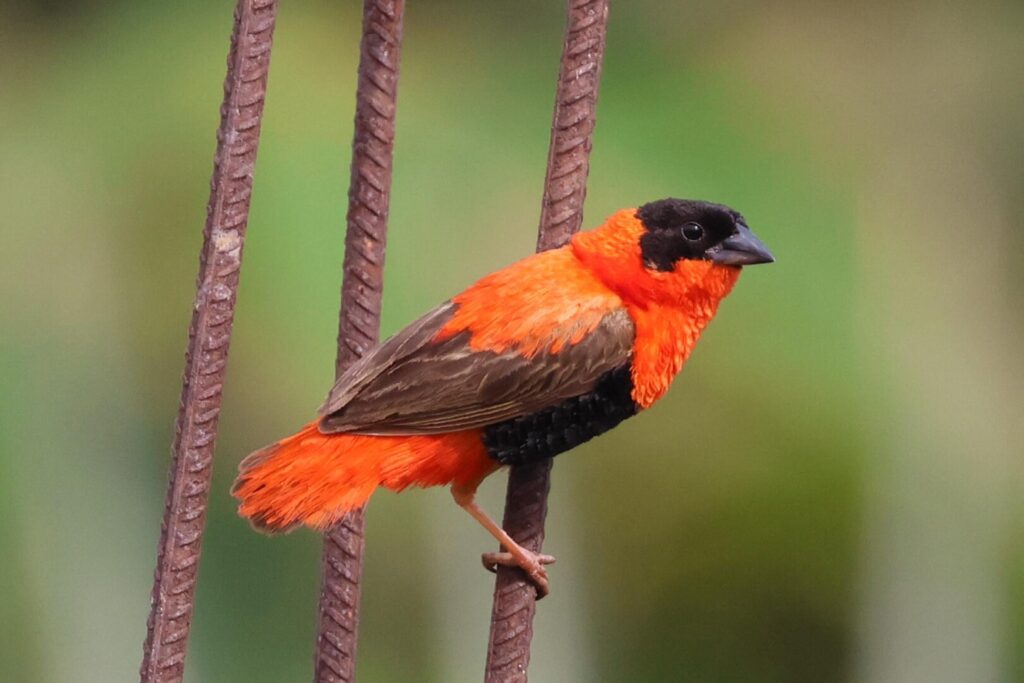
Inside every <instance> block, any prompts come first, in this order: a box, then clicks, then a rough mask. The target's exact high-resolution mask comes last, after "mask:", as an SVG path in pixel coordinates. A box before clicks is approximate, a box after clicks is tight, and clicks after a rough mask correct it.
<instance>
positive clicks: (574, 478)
mask: <svg viewBox="0 0 1024 683" xmlns="http://www.w3.org/2000/svg"><path fill="white" fill-rule="evenodd" d="M563 11H564V9H563V3H562V2H560V1H548V0H545V1H541V0H529V1H526V2H519V3H477V2H469V1H463V2H456V1H454V0H446V1H440V0H429V1H426V2H417V1H416V0H410V2H409V8H408V16H407V22H406V43H405V48H404V55H403V60H402V79H401V85H400V97H399V104H400V107H399V115H398V142H397V150H396V159H395V183H394V201H393V207H392V212H391V216H392V220H391V233H390V239H389V247H388V263H387V286H386V295H385V314H384V331H385V333H388V334H390V333H392V332H394V331H395V330H397V329H399V328H400V327H401V326H402V325H403V324H405V323H406V322H408V321H410V320H411V319H412V318H413V317H414V316H415V315H417V314H418V313H419V312H422V311H423V310H426V309H427V308H429V307H431V306H433V305H435V304H436V303H438V302H439V301H441V300H443V299H445V298H446V297H448V296H450V295H451V294H453V293H454V292H456V291H458V290H459V289H461V288H462V287H464V286H466V285H467V284H469V283H470V282H471V281H473V280H474V279H475V278H476V277H478V276H480V275H483V274H484V273H487V272H489V271H491V270H493V269H495V268H497V267H500V266H502V265H504V264H506V263H508V262H510V261H511V260H514V259H516V258H518V257H520V256H523V255H525V254H527V253H529V252H530V251H531V250H532V248H533V245H534V240H535V229H536V223H537V216H538V210H539V201H540V194H541V185H542V182H543V176H544V163H545V160H546V147H547V143H548V130H549V125H550V117H551V104H552V100H553V89H554V81H555V74H556V70H557V63H558V55H559V51H560V48H561V34H562V29H563ZM231 12H232V3H231V2H229V1H228V0H217V1H216V2H209V1H200V0H183V1H182V2H178V3H159V2H127V1H125V2H113V1H108V2H90V3H85V2H72V1H64V2H59V1H56V0H50V1H49V2H13V3H12V2H6V3H3V4H0V207H2V208H0V228H2V245H0V248H2V256H3V267H2V268H0V286H2V292H3V296H2V305H0V330H2V332H0V519H2V524H0V680H3V681H97V682H100V681H102V682H107V681H125V680H131V679H133V678H134V677H136V675H137V668H138V664H139V661H140V659H141V654H142V650H141V645H142V640H143V636H144V631H145V621H146V615H147V610H148V606H149V589H150V583H151V577H152V571H153V563H154V558H155V550H156V542H157V537H158V532H159V525H160V515H161V512H162V509H163V497H164V487H165V483H166V476H167V466H168V461H169V454H168V451H169V444H170V442H171V438H172V428H173V422H174V416H175V411H176V408H177V401H178V394H179V390H180V376H181V368H182V352H183V350H184V347H185V341H186V334H185V333H186V326H187V323H188V319H189V315H190V309H191V302H192V296H193V286H194V278H195V273H196V267H197V254H198V251H199V246H200V233H201V228H202V224H203V220H204V210H205V203H206V198H207V194H208V189H209V185H208V184H209V177H210V170H211V165H212V156H213V149H214V131H215V129H216V126H217V122H218V106H219V102H220V98H221V84H222V81H223V77H224V57H225V54H226V52H227V44H228V35H229V32H230V28H231ZM359 23H360V9H359V6H358V3H357V2H355V1H354V0H349V1H346V2H312V1H310V2H302V3H298V2H283V3H282V7H281V11H280V17H279V22H278V28H277V32H276V37H275V41H274V52H273V54H274V59H273V65H272V68H271V74H270V86H269V94H268V99H267V105H266V116H265V120H264V125H263V138H262V145H261V148H260V152H259V164H258V166H257V172H256V184H255V194H254V198H253V204H252V214H251V219H250V223H249V236H248V240H247V243H246V250H245V252H246V256H245V264H246V265H245V268H244V272H243V277H242V283H241V289H240V295H239V302H238V309H237V318H236V324H235V335H234V341H233V344H232V349H231V363H230V369H229V377H228V382H227V385H226V389H225V398H224V408H223V413H222V419H221V435H220V439H219V443H218V449H217V450H218V454H217V460H216V467H215V485H214V488H213V490H212V497H211V500H210V518H209V526H208V530H207V534H206V539H205V543H204V553H203V561H202V568H201V574H200V577H201V581H200V583H199V589H198V603H197V608H196V612H195V620H194V628H193V633H192V637H191V641H190V646H189V652H190V658H189V662H188V667H187V674H186V679H187V680H188V681H191V682H206V681H217V682H218V683H219V682H227V681H302V680H309V677H310V672H311V661H312V657H311V654H312V650H313V637H314V620H315V611H316V594H317V580H318V572H319V568H318V554H319V552H318V551H319V543H318V538H317V537H316V536H315V535H314V534H312V533H308V532H300V533H295V534H293V535H291V536H288V537H284V538H278V539H267V538H265V537H262V536H259V535H257V534H254V533H252V532H251V531H250V530H249V528H248V526H247V525H246V524H245V523H244V522H243V521H242V520H240V519H238V518H237V517H236V516H235V514H234V510H233V508H234V506H233V502H232V500H231V499H230V497H229V496H228V494H227V489H228V486H229V484H230V481H231V479H232V475H233V473H234V470H235V465H236V464H237V462H238V460H239V459H240V458H241V457H242V456H243V455H244V454H246V453H247V452H249V451H250V450H252V449H254V448H256V447H258V446H261V445H263V444H264V443H266V442H268V441H270V440H272V439H273V438H276V437H278V436H280V435H282V434H284V433H286V432H288V431H289V430H292V429H293V428H295V427H296V426H297V425H299V424H301V423H303V422H304V421H305V420H307V419H308V418H309V416H310V414H311V411H312V410H313V409H314V408H315V407H316V406H317V405H318V403H319V401H320V399H321V398H322V396H323V395H324V394H325V392H326V390H327V388H328V386H329V384H330V382H331V375H332V367H333V355H334V338H335V331H336V321H337V302H338V287H339V282H340V263H341V259H342V231H343V223H344V213H345V196H346V189H347V184H348V178H347V168H348V148H349V144H350V139H351V120H352V112H353V93H354V90H355V78H354V77H355V72H356V59H357V53H358V47H357V44H358V38H359ZM1022 31H1024V5H1021V4H1020V3H1017V2H1002V3H1001V2H992V1H988V0H982V1H981V2H970V3H969V2H966V1H961V2H944V3H936V2H910V3H900V4H894V3H888V2H885V3H883V2H877V1H876V2H868V3H861V4H854V5H850V4H849V3H838V2H826V3H815V2H799V1H796V0H793V1H788V2H773V3H755V2H750V1H745V0H734V1H731V2H724V3H723V2H710V1H707V0H700V1H697V2H686V3H667V2H657V1H655V0H649V1H646V2H639V1H631V2H619V1H613V2H612V16H611V25H610V32H609V36H608V51H607V58H606V63H605V70H604V81H603V86H602V90H601V99H600V107H599V116H598V122H599V123H598V127H597V132H596V135H595V139H594V154H593V159H592V162H593V163H592V173H591V178H590V186H589V201H588V203H587V211H586V221H585V223H586V224H587V225H594V224H596V223H598V222H600V221H601V220H602V219H603V217H604V216H606V215H607V214H609V213H610V212H611V211H613V210H614V209H616V208H619V207H622V206H633V205H636V204H638V203H642V202H644V201H648V200H652V199H657V198H662V197H665V196H672V195H674V196H684V197H701V198H706V199H712V200H716V201H721V202H725V203H728V204H730V205H732V206H734V207H736V208H738V209H739V210H741V211H742V212H743V213H744V214H745V215H746V216H747V217H748V219H749V221H750V224H751V226H752V227H753V228H754V230H755V231H756V232H757V233H758V234H759V235H760V236H761V237H762V238H763V239H764V240H765V241H766V242H767V243H768V244H769V245H771V247H772V248H773V250H774V251H775V253H776V255H777V257H778V263H776V264H775V265H772V266H770V267H759V268H756V269H752V270H751V271H750V272H748V273H746V274H745V275H744V276H743V278H742V282H741V283H740V285H739V286H738V287H737V289H736V291H735V293H734V294H733V295H732V297H731V298H730V299H729V300H728V301H727V302H726V303H725V304H724V305H723V307H722V309H721V311H720V314H719V317H718V319H717V320H716V321H715V323H714V324H713V325H712V326H711V328H710V329H709V331H708V332H707V334H706V335H705V340H704V341H703V343H702V344H701V345H700V346H699V347H698V348H697V351H696V353H695V354H694V356H693V358H692V359H691V361H690V363H689V365H688V367H687V368H686V370H685V371H684V375H683V381H681V382H680V383H679V384H678V385H677V386H676V387H675V388H674V389H673V390H672V392H671V393H670V395H669V396H668V397H667V398H666V399H665V400H664V401H663V402H661V403H660V404H659V405H658V406H657V407H656V408H654V409H653V410H652V411H650V413H648V414H645V415H643V416H640V417H638V418H637V419H635V420H631V421H630V422H628V423H626V424H624V425H623V426H622V427H620V428H619V429H617V430H615V431H614V432H613V433H612V434H610V435H608V436H606V437H603V438H601V439H599V440H597V441H595V442H591V443H590V444H587V445H586V446H584V447H581V448H579V449H578V450H577V451H576V452H573V453H572V454H569V455H565V456H562V457H560V458H559V459H558V461H557V463H556V467H555V470H554V486H553V491H552V497H551V514H550V516H549V531H548V541H547V545H546V547H547V549H549V550H550V551H551V552H553V553H554V554H556V555H557V556H558V557H559V564H558V565H557V566H556V567H555V568H554V569H553V570H552V578H553V593H552V595H551V597H550V598H549V599H547V600H545V601H544V602H543V603H542V604H541V605H540V607H539V613H538V616H537V629H538V637H537V638H536V640H535V644H534V655H533V660H532V666H531V673H532V680H536V681H669V680H685V681H709V682H710V681H715V682H717V681H723V682H730V681H951V682H967V681H970V682H974V681H1021V680H1024V543H1022V531H1024V509H1022V505H1021V502H1020V501H1021V495H1020V494H1021V491H1022V488H1024V477H1022V473H1024V472H1022V462H1021V453H1022V443H1024V434H1022V425H1021V422H1022V420H1021V417H1022V410H1021V406H1022V405H1024V401H1022V398H1024V396H1022V378H1024V362H1022V354H1021V352H1020V350H1019V347H1018V345H1017V343H1016V342H1017V340H1019V339H1020V338H1021V333H1022V332H1024V312H1022V310H1024V307H1022V305H1021V303H1020V297H1021V296H1022V295H1024V278H1022V276H1021V269H1020V266H1019V260H1020V258H1021V256H1022V254H1024V238H1022V237H1021V232H1020V228H1021V221H1020V215H1021V211H1022V209H1024V206H1022V194H1021V191H1020V187H1021V185H1020V179H1021V177H1022V171H1024V88H1022V87H1021V83H1022V77H1024V41H1022V40H1021V35H1022ZM503 494H504V476H503V475H502V476H496V477H494V478H492V481H489V482H487V483H486V484H485V486H484V489H483V502H484V504H485V505H486V507H487V508H489V509H490V510H491V511H492V512H494V513H495V514H500V509H501V505H502V499H503ZM368 523H369V530H368V544H367V548H368V555H367V568H366V578H365V592H364V598H363V620H362V625H361V636H362V637H361V642H360V647H359V670H360V680H362V681H371V682H376V681H383V682H387V681H414V680H416V681H418V680H429V681H456V682H460V681H476V680H479V679H480V677H481V671H482V668H483V662H484V652H485V645H486V638H487V626H488V621H489V614H490V594H491V587H492V583H493V581H492V577H491V576H490V575H489V574H486V573H485V572H483V571H482V570H481V569H480V565H479V560H478V553H479V552H480V551H482V550H486V549H490V548H491V547H492V545H493V543H492V541H491V540H490V539H489V538H488V537H487V536H486V535H485V534H484V532H483V531H481V530H480V529H479V528H478V527H477V526H476V525H475V524H473V523H472V522H471V520H469V519H468V518H467V517H466V516H465V515H464V514H463V513H461V512H460V511H459V510H458V509H457V508H456V507H455V506H454V505H453V504H452V503H451V501H450V498H449V496H448V495H447V494H446V493H445V492H444V491H439V490H431V491H427V492H413V493H410V494H407V495H403V496H394V495H392V494H390V493H387V492H385V493H382V494H379V495H378V496H377V497H376V498H375V499H374V500H373V503H372V505H371V507H370V509H369V522H368Z"/></svg>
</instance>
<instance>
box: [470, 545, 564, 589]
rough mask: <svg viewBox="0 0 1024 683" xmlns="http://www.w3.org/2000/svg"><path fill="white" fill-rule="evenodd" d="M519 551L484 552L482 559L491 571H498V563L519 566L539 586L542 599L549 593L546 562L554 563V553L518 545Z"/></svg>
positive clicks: (506, 565)
mask: <svg viewBox="0 0 1024 683" xmlns="http://www.w3.org/2000/svg"><path fill="white" fill-rule="evenodd" d="M516 550H517V552H508V551H502V552H497V553H484V554H483V555H482V556H481V557H480V559H481V560H483V563H484V568H485V569H487V571H490V572H497V571H498V565H499V564H500V565H502V566H503V567H519V568H520V569H522V570H523V571H524V572H526V575H527V576H528V577H529V578H530V580H531V581H533V583H534V585H535V586H536V587H537V599H538V600H540V599H541V598H543V597H544V596H545V595H547V594H548V592H549V589H548V571H547V570H546V569H544V565H546V564H554V563H555V558H554V556H553V555H542V554H540V553H535V552H531V551H529V550H527V549H526V548H523V547H521V546H520V547H518V548H517V549H516Z"/></svg>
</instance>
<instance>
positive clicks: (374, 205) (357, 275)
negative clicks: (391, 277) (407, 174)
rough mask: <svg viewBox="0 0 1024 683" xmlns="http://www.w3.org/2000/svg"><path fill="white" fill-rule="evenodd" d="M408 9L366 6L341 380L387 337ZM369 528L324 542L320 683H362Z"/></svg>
mask: <svg viewBox="0 0 1024 683" xmlns="http://www.w3.org/2000/svg"><path fill="white" fill-rule="evenodd" d="M404 10H405V0H366V2H365V3H364V5H363V36H362V40H361V42H360V53H359V81H358V85H357V86H356V117H355V133H354V135H353V140H352V172H351V180H350V185H349V193H348V198H349V205H348V217H347V224H348V227H347V231H346V233H345V262H344V265H343V271H344V275H343V277H342V286H341V313H340V316H339V325H338V357H337V362H336V365H335V373H336V375H340V374H341V373H342V371H343V370H344V369H345V368H346V367H347V366H348V365H349V364H350V363H352V362H353V361H355V360H356V359H358V358H359V357H360V356H362V355H363V354H364V353H366V351H368V350H369V349H371V348H372V347H373V346H375V345H376V344H377V342H378V340H379V338H380V308H381V298H382V296H383V292H384V247H385V242H386V236H387V222H388V203H389V199H390V196H391V165H392V157H393V151H394V142H395V100H396V95H397V90H398V68H399V59H400V56H401V46H402V16H403V13H404ZM363 521H364V517H363V511H362V510H357V511H354V512H352V513H350V514H348V515H346V516H345V518H344V519H342V520H341V521H340V522H339V523H338V524H337V525H335V526H334V527H333V528H332V529H331V530H329V531H328V532H327V533H326V534H325V535H324V547H323V556H322V563H321V573H322V577H321V588H320V613H319V626H318V629H317V643H316V659H315V663H314V680H315V681H316V683H328V682H330V683H337V682H345V683H348V682H350V681H353V680H355V655H356V644H357V639H358V628H359V598H360V586H359V584H360V579H361V578H362V573H363V549H364V544H365V540H364V536H363Z"/></svg>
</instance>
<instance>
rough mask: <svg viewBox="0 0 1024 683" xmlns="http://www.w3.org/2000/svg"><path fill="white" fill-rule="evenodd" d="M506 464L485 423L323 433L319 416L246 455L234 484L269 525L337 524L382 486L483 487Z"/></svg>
mask: <svg viewBox="0 0 1024 683" xmlns="http://www.w3.org/2000/svg"><path fill="white" fill-rule="evenodd" d="M497 468H498V463H497V462H495V461H494V460H493V459H491V458H489V457H488V456H487V452H486V451H485V450H484V446H483V442H482V441H481V440H480V430H469V431H463V432H452V433H449V434H438V435H429V436H367V435H362V434H323V433H321V432H320V430H319V429H318V428H317V422H315V421H314V422H311V423H309V424H308V425H306V426H305V427H304V428H303V429H302V430H301V431H299V432H298V433H297V434H294V435H292V436H289V437H287V438H285V439H282V440H281V441H278V442H277V443H275V444H271V445H270V446H267V447H266V448H263V449H260V450H258V451H256V452H255V453H253V454H252V455H250V456H249V457H247V458H245V460H243V461H242V464H241V465H240V466H239V470H240V474H239V476H238V480H237V481H236V482H235V485H234V487H233V488H232V490H231V493H232V495H234V496H235V497H236V498H238V499H239V500H241V501H242V503H241V505H240V506H239V508H238V511H239V512H240V513H241V514H242V515H243V516H245V517H248V518H249V519H250V520H251V521H252V523H253V526H255V527H256V528H258V529H261V530H263V531H267V532H276V531H287V530H289V529H291V528H292V527H294V526H296V525H298V524H306V525H307V526H311V527H315V528H317V529H326V528H327V527H330V526H331V525H333V524H334V523H335V522H337V521H338V520H339V519H341V517H342V516H344V514H345V513H346V512H349V511H350V510H354V509H356V508H358V507H360V506H361V505H363V504H364V503H365V502H366V501H367V499H368V498H369V497H370V495H371V494H372V493H373V492H374V491H375V490H376V489H377V487H378V486H383V487H384V488H388V489H391V490H392V491H401V490H402V489H405V488H407V487H409V486H440V485H443V484H456V485H459V486H467V487H471V488H475V487H476V485H477V484H479V483H480V481H482V480H483V479H484V477H486V476H487V475H488V474H490V473H491V472H493V471H494V470H496V469H497Z"/></svg>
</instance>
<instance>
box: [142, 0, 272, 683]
mask: <svg viewBox="0 0 1024 683" xmlns="http://www.w3.org/2000/svg"><path fill="white" fill-rule="evenodd" d="M276 15H277V1H276V0H239V1H238V4H237V6H236V7H235V24H234V30H233V32H232V35H231V48H230V51H229V52H228V60H227V61H228V72H227V77H226V78H225V80H224V100H223V104H222V105H221V110H220V114H221V121H220V128H219V129H218V130H217V152H216V155H215V157H214V164H213V178H212V180H211V181H210V200H209V203H208V204H207V208H206V225H205V227H204V229H203V248H202V251H201V252H200V255H199V275H198V278H197V282H196V297H195V305H194V307H193V310H192V321H191V323H190V324H189V330H188V336H189V340H188V349H187V351H186V354H185V372H184V377H183V380H182V388H181V401H180V405H179V409H178V420H177V424H176V426H175V437H174V445H173V448H172V452H173V461H172V464H171V472H170V482H169V484H168V488H167V499H166V504H165V509H164V517H163V524H162V527H161V530H160V544H159V546H158V548H157V565H156V572H155V576H154V581H153V593H152V598H151V603H152V604H151V608H150V614H149V620H148V622H147V630H146V642H145V645H144V649H143V659H142V667H141V669H140V679H141V680H142V681H143V682H144V683H168V682H171V681H180V680H182V677H183V675H184V670H185V651H186V644H187V642H188V635H189V629H190V626H191V623H192V610H193V606H194V598H195V588H196V575H197V571H198V566H199V555H200V552H201V542H202V537H203V528H204V526H205V524H206V505H207V499H208V497H209V490H210V480H211V477H212V474H213V451H214V446H215V443H216V437H217V418H218V415H219V413H220V404H221V389H222V387H223V385H224V373H225V367H226V364H227V358H228V344H229V342H230V341H231V323H232V320H233V318H234V311H235V294H236V291H237V288H238V278H239V273H240V270H241V267H242V244H243V242H244V239H245V229H246V225H247V223H248V219H249V197H250V196H251V194H252V179H253V168H254V166H255V164H256V149H257V145H258V143H259V136H260V121H261V119H262V115H263V99H264V95H265V93H266V87H267V73H268V70H269V66H270V47H271V42H272V39H273V34H274V21H275V18H276Z"/></svg>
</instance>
